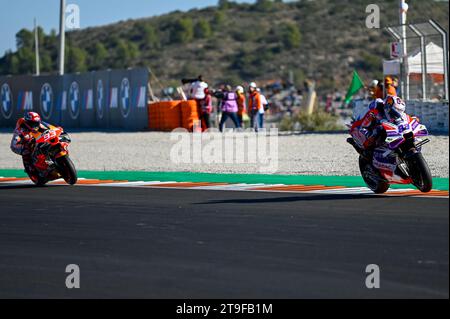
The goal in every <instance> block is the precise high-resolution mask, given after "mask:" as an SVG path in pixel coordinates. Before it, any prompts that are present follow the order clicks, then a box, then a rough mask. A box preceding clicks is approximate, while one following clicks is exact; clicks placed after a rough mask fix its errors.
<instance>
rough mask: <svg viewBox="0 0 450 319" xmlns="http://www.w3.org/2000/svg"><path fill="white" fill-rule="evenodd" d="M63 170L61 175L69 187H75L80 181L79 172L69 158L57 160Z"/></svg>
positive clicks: (64, 157)
mask: <svg viewBox="0 0 450 319" xmlns="http://www.w3.org/2000/svg"><path fill="white" fill-rule="evenodd" d="M56 162H57V164H58V166H59V167H61V170H60V171H59V173H60V174H61V176H62V178H63V179H64V180H65V181H66V183H67V184H69V185H75V184H76V183H77V181H78V175H77V170H76V169H75V165H74V164H73V162H72V160H71V159H70V157H69V156H63V157H60V158H58V159H57V160H56Z"/></svg>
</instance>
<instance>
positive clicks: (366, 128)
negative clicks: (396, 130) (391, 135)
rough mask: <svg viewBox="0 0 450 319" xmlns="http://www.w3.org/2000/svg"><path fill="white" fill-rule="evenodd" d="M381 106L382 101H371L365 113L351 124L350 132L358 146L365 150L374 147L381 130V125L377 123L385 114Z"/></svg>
mask: <svg viewBox="0 0 450 319" xmlns="http://www.w3.org/2000/svg"><path fill="white" fill-rule="evenodd" d="M383 107H384V104H383V103H382V102H379V101H378V102H377V103H372V104H371V107H370V109H369V111H368V112H367V113H366V115H365V116H364V117H363V118H362V119H361V120H359V121H356V122H355V123H353V125H352V128H351V131H350V133H351V135H352V137H353V139H354V140H355V141H356V143H357V144H358V146H359V147H360V148H361V149H363V150H365V151H370V150H372V149H373V148H375V147H376V145H377V142H378V139H379V137H380V136H381V133H382V132H383V126H382V125H380V124H379V123H380V121H381V120H382V119H383V118H384V116H385V115H384V110H383Z"/></svg>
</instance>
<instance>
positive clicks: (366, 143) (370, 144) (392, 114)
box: [349, 96, 406, 160]
mask: <svg viewBox="0 0 450 319" xmlns="http://www.w3.org/2000/svg"><path fill="white" fill-rule="evenodd" d="M405 109H406V105H405V102H404V101H403V100H402V99H401V98H399V97H396V96H388V97H387V98H386V100H385V101H383V100H381V99H377V100H376V101H374V103H372V104H371V105H370V107H369V111H368V112H367V113H366V115H365V116H364V117H363V118H362V119H361V120H359V121H356V122H355V123H353V125H352V128H351V130H350V134H351V135H352V137H353V139H352V140H353V141H350V140H349V142H350V144H352V145H353V146H354V147H355V148H359V149H360V150H362V151H363V154H362V155H363V156H364V157H366V158H367V159H369V160H372V156H373V150H374V149H375V148H376V147H377V146H378V145H379V142H382V141H380V138H381V137H382V133H383V132H384V129H383V126H382V125H381V124H380V122H381V121H382V120H383V119H387V120H389V121H395V119H396V118H398V117H400V116H401V114H402V113H404V112H405Z"/></svg>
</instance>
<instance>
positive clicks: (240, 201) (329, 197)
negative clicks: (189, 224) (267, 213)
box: [196, 194, 390, 205]
mask: <svg viewBox="0 0 450 319" xmlns="http://www.w3.org/2000/svg"><path fill="white" fill-rule="evenodd" d="M380 197H383V198H390V197H389V196H374V195H365V194H361V195H358V194H325V195H324V194H315V195H303V196H302V195H299V196H289V197H274V198H244V199H228V200H211V201H208V202H203V203H196V205H211V204H269V203H289V202H303V201H330V200H331V201H334V200H355V199H379V198H380Z"/></svg>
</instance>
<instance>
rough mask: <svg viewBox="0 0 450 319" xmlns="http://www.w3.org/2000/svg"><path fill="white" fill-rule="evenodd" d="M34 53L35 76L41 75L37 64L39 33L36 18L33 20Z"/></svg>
mask: <svg viewBox="0 0 450 319" xmlns="http://www.w3.org/2000/svg"><path fill="white" fill-rule="evenodd" d="M34 50H35V51H34V53H35V57H36V76H39V75H40V74H41V67H40V64H39V31H38V28H37V23H36V18H34Z"/></svg>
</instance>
